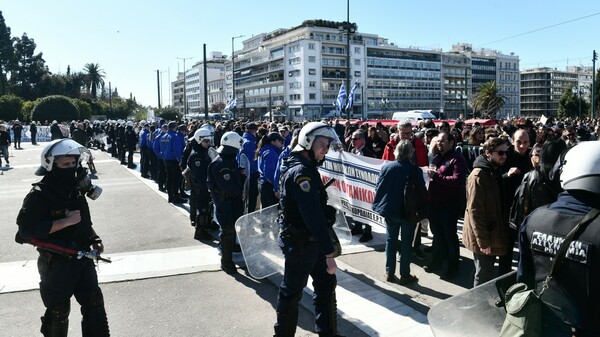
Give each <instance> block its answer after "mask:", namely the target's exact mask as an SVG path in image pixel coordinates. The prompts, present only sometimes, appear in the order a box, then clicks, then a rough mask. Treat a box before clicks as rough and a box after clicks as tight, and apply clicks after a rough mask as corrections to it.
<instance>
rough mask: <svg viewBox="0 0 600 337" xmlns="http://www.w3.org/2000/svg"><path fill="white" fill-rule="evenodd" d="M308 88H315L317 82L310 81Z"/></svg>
mask: <svg viewBox="0 0 600 337" xmlns="http://www.w3.org/2000/svg"><path fill="white" fill-rule="evenodd" d="M308 86H309V87H311V88H315V87H316V86H317V82H315V81H310V82H308Z"/></svg>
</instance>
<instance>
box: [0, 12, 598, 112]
mask: <svg viewBox="0 0 600 337" xmlns="http://www.w3.org/2000/svg"><path fill="white" fill-rule="evenodd" d="M346 2H347V1H346V0H300V1H290V0H253V1H238V0H230V1H208V0H187V1H186V0H136V1H133V0H95V1H91V0H0V11H2V14H3V16H4V19H5V21H6V25H7V26H9V27H10V28H11V35H12V36H13V37H14V36H21V35H22V34H23V33H27V36H28V37H29V38H33V39H34V41H35V43H36V45H37V49H36V51H37V52H42V53H43V57H44V59H45V60H46V64H47V65H48V67H49V69H50V71H51V72H53V73H64V72H66V69H67V66H68V65H70V66H71V70H72V71H81V69H82V68H83V66H84V65H85V64H86V63H98V64H99V65H100V68H101V69H103V70H104V71H105V73H106V79H105V81H106V82H108V81H110V82H111V83H112V86H113V88H114V87H117V89H118V91H119V94H120V95H121V96H124V97H128V96H129V93H130V92H131V93H132V94H133V95H134V96H135V97H136V99H137V101H138V103H141V104H143V105H152V106H157V105H158V101H157V96H158V94H157V81H156V70H160V71H161V72H164V73H163V74H162V76H163V79H162V81H161V82H162V86H163V93H162V101H163V105H165V103H166V104H170V101H171V99H170V94H169V88H170V85H169V82H170V81H169V75H170V79H171V80H173V79H175V77H176V74H177V70H178V69H179V70H183V63H182V61H180V60H178V59H177V58H178V57H180V58H183V57H185V58H187V57H193V59H192V60H188V61H186V68H189V66H190V65H191V64H193V62H197V61H200V60H202V44H203V43H206V44H207V54H208V56H209V57H210V52H211V51H221V52H222V53H223V54H225V55H230V54H231V37H232V36H237V35H245V36H246V37H251V36H252V35H256V34H260V33H262V32H271V31H273V30H275V29H277V28H291V27H294V26H297V25H299V24H301V23H302V21H304V20H308V19H324V20H331V21H345V20H346ZM572 20H573V21H572ZM350 21H351V22H356V23H357V25H358V31H359V32H363V33H371V34H378V35H379V36H382V37H384V38H388V39H389V42H394V43H396V44H397V45H399V46H419V47H423V48H441V49H442V50H444V51H448V50H450V49H451V48H452V44H455V43H458V42H463V43H471V44H472V45H473V48H475V49H479V48H482V47H483V48H489V49H495V50H498V51H501V52H503V53H504V54H509V53H511V52H514V53H515V54H516V55H518V56H519V58H520V60H521V64H520V65H521V69H527V68H533V67H555V68H558V69H563V70H564V68H565V67H566V66H567V65H582V66H591V65H592V61H591V58H592V50H594V49H595V50H596V51H598V52H600V1H598V0H575V1H544V0H503V1H496V0H487V1H473V0H467V1H462V2H457V1H442V0H430V1H418V0H411V1H405V0H368V1H367V0H360V1H358V0H350ZM569 21H571V22H569ZM549 26H552V27H550V28H547V29H542V28H545V27H549ZM539 29H541V30H539ZM536 30H539V31H536ZM532 31H535V32H532ZM528 32H532V33H528ZM524 33H528V34H524ZM520 34H524V35H521V36H516V35H520ZM514 36H516V37H514ZM241 40H242V39H239V40H236V41H235V48H236V50H237V49H241V46H242V44H241ZM599 66H600V64H598V65H597V68H598V67H599Z"/></svg>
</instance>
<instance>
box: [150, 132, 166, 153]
mask: <svg viewBox="0 0 600 337" xmlns="http://www.w3.org/2000/svg"><path fill="white" fill-rule="evenodd" d="M165 134H166V133H165ZM165 134H163V133H161V130H160V129H157V130H155V131H154V133H153V134H152V151H154V154H155V155H156V156H157V157H158V158H159V159H162V156H161V154H160V138H161V137H162V136H164V135H165Z"/></svg>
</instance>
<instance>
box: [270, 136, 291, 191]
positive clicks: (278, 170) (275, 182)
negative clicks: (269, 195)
mask: <svg viewBox="0 0 600 337" xmlns="http://www.w3.org/2000/svg"><path fill="white" fill-rule="evenodd" d="M291 154H292V149H291V148H290V147H289V146H287V147H286V148H285V149H283V151H281V153H280V154H279V158H277V167H275V176H273V191H274V192H275V193H277V192H278V191H279V178H280V177H281V165H282V164H283V160H284V159H287V158H289V157H290V155H291Z"/></svg>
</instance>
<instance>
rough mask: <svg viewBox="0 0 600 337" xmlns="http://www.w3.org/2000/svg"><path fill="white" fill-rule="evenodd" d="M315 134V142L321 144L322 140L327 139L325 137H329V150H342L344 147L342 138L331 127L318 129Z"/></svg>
mask: <svg viewBox="0 0 600 337" xmlns="http://www.w3.org/2000/svg"><path fill="white" fill-rule="evenodd" d="M313 136H315V140H314V141H313V143H315V142H318V143H320V144H323V143H322V142H323V141H325V139H323V138H328V139H327V141H328V142H329V150H331V151H341V150H342V149H343V146H342V142H341V141H340V138H339V137H338V135H337V134H336V133H335V131H334V130H333V128H331V127H324V128H320V129H317V130H315V131H314V132H313Z"/></svg>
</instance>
